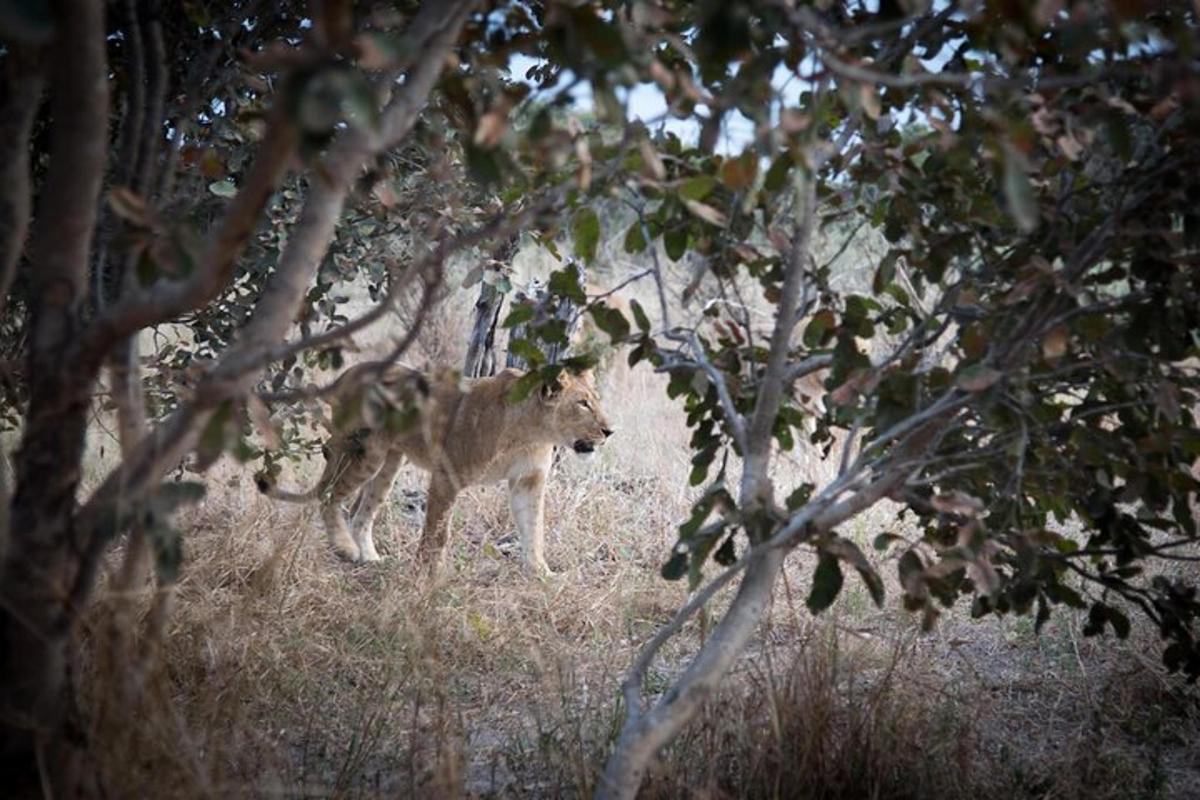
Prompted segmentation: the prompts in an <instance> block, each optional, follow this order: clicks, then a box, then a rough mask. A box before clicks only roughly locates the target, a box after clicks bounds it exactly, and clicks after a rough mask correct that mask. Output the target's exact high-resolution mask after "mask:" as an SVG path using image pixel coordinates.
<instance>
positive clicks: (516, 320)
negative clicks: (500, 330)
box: [501, 303, 535, 328]
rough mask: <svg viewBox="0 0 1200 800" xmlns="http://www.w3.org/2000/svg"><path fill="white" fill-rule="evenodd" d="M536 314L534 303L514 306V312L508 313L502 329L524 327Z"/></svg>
mask: <svg viewBox="0 0 1200 800" xmlns="http://www.w3.org/2000/svg"><path fill="white" fill-rule="evenodd" d="M534 313H535V310H534V307H533V304H532V303H522V304H521V305H519V306H514V307H513V310H512V311H510V312H508V316H507V317H505V318H504V322H503V323H501V325H502V327H505V328H515V327H516V326H517V325H524V324H525V323H526V322H529V320H531V319H533V315H534Z"/></svg>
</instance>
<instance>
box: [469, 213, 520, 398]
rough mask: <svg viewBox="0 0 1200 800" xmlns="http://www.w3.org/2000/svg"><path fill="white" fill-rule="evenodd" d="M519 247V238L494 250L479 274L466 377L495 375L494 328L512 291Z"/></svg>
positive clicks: (510, 240)
mask: <svg viewBox="0 0 1200 800" xmlns="http://www.w3.org/2000/svg"><path fill="white" fill-rule="evenodd" d="M519 245H520V237H519V236H513V237H510V238H509V239H508V240H506V241H505V242H504V243H503V244H501V245H500V246H499V247H497V248H496V250H495V251H494V252H493V253H492V257H491V258H490V259H489V260H488V262H487V263H486V264H484V265H483V267H482V269H481V270H480V273H479V298H478V299H477V300H476V301H475V318H474V321H473V322H472V324H471V338H470V340H469V341H468V342H467V358H466V361H465V362H464V364H463V375H464V376H465V377H468V378H484V377H487V376H489V375H495V374H496V326H497V325H498V324H499V322H500V312H501V311H502V310H503V309H504V297H505V295H506V294H507V293H508V291H509V289H510V288H511V286H510V284H509V277H508V276H509V273H510V271H511V266H512V260H513V256H515V255H516V254H517V250H518V249H519Z"/></svg>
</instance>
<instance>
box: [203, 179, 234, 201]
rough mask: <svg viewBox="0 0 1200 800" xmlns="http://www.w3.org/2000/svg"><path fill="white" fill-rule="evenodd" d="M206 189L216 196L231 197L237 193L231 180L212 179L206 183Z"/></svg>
mask: <svg viewBox="0 0 1200 800" xmlns="http://www.w3.org/2000/svg"><path fill="white" fill-rule="evenodd" d="M208 190H209V191H210V192H212V193H213V194H215V195H216V196H217V197H233V196H234V195H236V194H237V186H235V185H234V183H233V181H213V182H212V183H210V184H209V185H208Z"/></svg>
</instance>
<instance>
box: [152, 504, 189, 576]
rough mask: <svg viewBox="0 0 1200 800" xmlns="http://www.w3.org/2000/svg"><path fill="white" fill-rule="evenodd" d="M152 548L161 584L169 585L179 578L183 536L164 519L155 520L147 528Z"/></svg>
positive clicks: (155, 567)
mask: <svg viewBox="0 0 1200 800" xmlns="http://www.w3.org/2000/svg"><path fill="white" fill-rule="evenodd" d="M147 533H149V534H150V541H151V544H152V546H153V549H154V570H155V572H156V573H157V574H158V580H159V582H160V583H162V584H166V585H170V584H172V583H175V581H176V580H178V579H179V570H180V567H182V566H183V536H182V535H181V534H180V533H179V531H178V530H176V529H175V528H173V527H171V526H170V525H168V524H167V523H166V521H165V520H155V522H154V524H151V525H150V526H149V527H148V528H147Z"/></svg>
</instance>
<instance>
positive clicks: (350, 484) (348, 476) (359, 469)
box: [321, 431, 387, 561]
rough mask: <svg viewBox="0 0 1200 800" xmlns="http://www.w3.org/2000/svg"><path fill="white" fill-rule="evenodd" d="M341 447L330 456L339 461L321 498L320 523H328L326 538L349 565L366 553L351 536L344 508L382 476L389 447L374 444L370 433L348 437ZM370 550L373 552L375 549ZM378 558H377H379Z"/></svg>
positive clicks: (363, 432)
mask: <svg viewBox="0 0 1200 800" xmlns="http://www.w3.org/2000/svg"><path fill="white" fill-rule="evenodd" d="M341 444H342V445H343V446H341V447H338V448H336V451H335V452H333V453H331V454H330V455H331V457H332V458H333V459H336V465H335V466H334V469H333V474H332V477H331V480H330V481H329V482H328V485H327V486H326V488H325V491H324V496H323V497H322V502H321V519H322V520H323V521H324V523H325V535H326V536H327V537H328V538H329V546H330V547H332V548H333V552H334V553H335V554H337V555H338V557H340V558H344V559H346V560H347V561H359V560H360V559H362V557H363V552H362V550H361V548H360V547H359V545H358V542H356V541H355V538H354V536H352V535H351V533H350V526H349V525H348V524H347V521H346V513H345V511H343V509H342V504H343V503H345V502H346V501H347V500H350V499H352V498H354V497H355V496H357V495H358V493H359V490H360V489H362V488H363V486H364V485H365V484H366V483H367V482H368V481H370V480H371V479H372V478H373V477H375V474H376V473H378V472H379V469H380V467H381V466H383V462H384V460H385V459H386V458H387V447H386V446H384V445H383V443H382V442H379V441H377V440H372V438H371V436H370V432H369V431H362V432H356V434H353V435H350V436H347V437H346V439H345V441H344V442H343V443H341ZM371 549H372V551H374V547H373V546H372V548H371ZM375 557H376V558H378V555H376V556H375Z"/></svg>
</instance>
